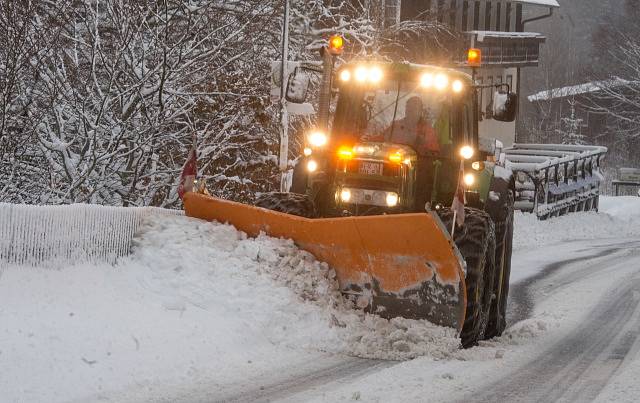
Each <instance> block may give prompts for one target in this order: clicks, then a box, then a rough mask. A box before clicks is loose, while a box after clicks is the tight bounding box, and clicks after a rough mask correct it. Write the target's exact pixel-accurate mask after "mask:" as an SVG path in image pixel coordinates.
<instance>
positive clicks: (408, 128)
mask: <svg viewBox="0 0 640 403" xmlns="http://www.w3.org/2000/svg"><path fill="white" fill-rule="evenodd" d="M384 140H385V141H387V142H391V143H398V144H404V145H408V146H410V147H413V148H414V149H415V150H416V151H417V152H418V153H419V154H426V153H438V152H439V151H440V145H439V144H438V137H437V135H436V132H435V129H434V127H433V124H432V123H431V122H430V121H429V120H428V118H426V119H425V117H424V104H423V102H422V99H420V97H419V96H414V97H411V98H409V99H408V100H407V103H406V105H405V115H404V118H402V119H398V120H396V121H394V122H393V123H392V124H391V126H389V127H388V128H387V129H386V130H385V131H384Z"/></svg>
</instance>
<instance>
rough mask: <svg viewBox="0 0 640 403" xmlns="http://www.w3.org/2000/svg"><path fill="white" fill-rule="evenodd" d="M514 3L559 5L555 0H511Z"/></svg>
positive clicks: (546, 5)
mask: <svg viewBox="0 0 640 403" xmlns="http://www.w3.org/2000/svg"><path fill="white" fill-rule="evenodd" d="M513 1H514V2H515V3H524V4H533V5H536V6H545V7H558V8H559V7H560V4H558V1H557V0H513Z"/></svg>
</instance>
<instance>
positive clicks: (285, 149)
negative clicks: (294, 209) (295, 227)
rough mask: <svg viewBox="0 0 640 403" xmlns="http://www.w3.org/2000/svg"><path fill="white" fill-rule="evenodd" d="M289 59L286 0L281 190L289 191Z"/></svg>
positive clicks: (285, 6)
mask: <svg viewBox="0 0 640 403" xmlns="http://www.w3.org/2000/svg"><path fill="white" fill-rule="evenodd" d="M288 60H289V0H284V19H283V22H282V66H281V67H280V161H279V162H280V163H279V168H280V191H281V192H287V191H288V190H289V189H288V186H287V169H288V167H289V113H288V112H287V99H286V93H287V80H286V78H287V61H288Z"/></svg>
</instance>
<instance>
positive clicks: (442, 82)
mask: <svg viewBox="0 0 640 403" xmlns="http://www.w3.org/2000/svg"><path fill="white" fill-rule="evenodd" d="M434 84H435V86H436V89H438V90H444V89H445V88H447V85H448V84H449V78H448V77H447V76H445V75H444V74H442V73H441V74H438V75H436V78H435V81H434Z"/></svg>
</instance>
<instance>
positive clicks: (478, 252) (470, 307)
mask: <svg viewBox="0 0 640 403" xmlns="http://www.w3.org/2000/svg"><path fill="white" fill-rule="evenodd" d="M439 214H440V218H441V219H442V222H443V223H444V225H445V226H446V227H447V230H448V231H450V230H451V225H452V223H453V213H452V212H451V210H449V209H443V210H441V212H440V213H439ZM454 241H455V243H456V245H457V246H458V249H459V250H460V254H461V255H462V257H463V258H464V260H465V262H466V264H467V275H466V279H465V283H466V288H467V309H466V315H465V320H464V325H463V327H462V332H461V333H460V339H461V341H462V347H464V348H469V347H473V346H475V345H477V344H478V341H480V340H482V339H483V338H484V334H485V330H486V327H487V322H488V319H489V310H490V308H491V299H492V296H493V292H492V286H493V283H494V280H493V278H494V274H495V267H494V259H495V228H494V225H493V221H492V220H491V217H489V215H488V214H487V213H485V212H484V211H481V210H477V209H473V208H465V222H464V225H463V227H462V228H456V231H455V233H454Z"/></svg>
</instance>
